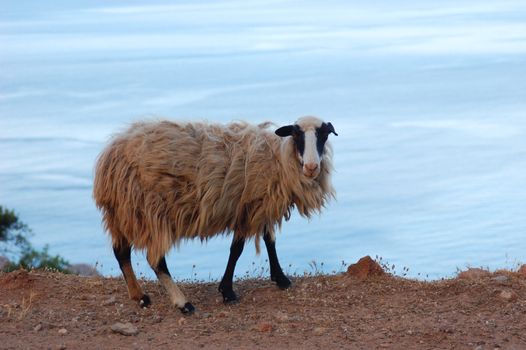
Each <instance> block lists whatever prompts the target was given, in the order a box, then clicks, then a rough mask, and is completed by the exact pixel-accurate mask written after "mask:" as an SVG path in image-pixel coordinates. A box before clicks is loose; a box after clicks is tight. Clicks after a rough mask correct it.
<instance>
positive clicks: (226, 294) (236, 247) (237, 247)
mask: <svg viewBox="0 0 526 350" xmlns="http://www.w3.org/2000/svg"><path fill="white" fill-rule="evenodd" d="M244 246H245V240H244V239H236V237H235V236H234V239H233V240H232V245H231V246H230V256H229V257H228V264H227V265H226V270H225V274H224V275H223V279H222V280H221V283H220V284H219V291H220V292H221V294H223V301H224V302H225V303H233V302H236V301H237V296H236V293H234V290H233V289H232V279H233V278H234V269H235V268H236V263H237V260H238V259H239V257H240V256H241V253H242V252H243V247H244Z"/></svg>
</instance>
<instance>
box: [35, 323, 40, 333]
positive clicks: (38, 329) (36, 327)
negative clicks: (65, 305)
mask: <svg viewBox="0 0 526 350" xmlns="http://www.w3.org/2000/svg"><path fill="white" fill-rule="evenodd" d="M33 330H34V331H35V332H39V331H41V330H42V323H39V324H37V325H36V326H35V327H34V328H33Z"/></svg>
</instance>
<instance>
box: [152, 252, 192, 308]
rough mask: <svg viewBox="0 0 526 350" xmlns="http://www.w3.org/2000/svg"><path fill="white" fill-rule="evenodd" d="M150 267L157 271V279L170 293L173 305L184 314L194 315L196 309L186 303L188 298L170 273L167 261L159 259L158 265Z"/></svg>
mask: <svg viewBox="0 0 526 350" xmlns="http://www.w3.org/2000/svg"><path fill="white" fill-rule="evenodd" d="M148 261H149V260H148ZM150 266H151V267H152V269H153V271H155V274H156V275H157V278H158V279H159V281H160V282H161V284H162V285H163V287H164V289H165V290H166V292H168V295H169V296H170V300H171V302H172V304H173V305H176V306H177V307H178V308H179V310H181V312H182V313H183V314H188V315H190V314H193V313H194V311H195V308H194V306H193V305H192V304H190V303H189V302H187V301H186V297H185V296H184V294H183V292H181V290H180V289H179V287H177V285H176V284H175V282H174V281H173V279H172V276H171V275H170V271H168V266H167V265H166V259H165V258H164V256H163V257H162V258H161V259H159V262H157V264H152V263H151V262H150Z"/></svg>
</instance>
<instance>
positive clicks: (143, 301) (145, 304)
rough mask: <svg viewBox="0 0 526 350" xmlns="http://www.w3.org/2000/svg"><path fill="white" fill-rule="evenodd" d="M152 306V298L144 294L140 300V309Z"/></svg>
mask: <svg viewBox="0 0 526 350" xmlns="http://www.w3.org/2000/svg"><path fill="white" fill-rule="evenodd" d="M150 305H152V301H151V300H150V297H149V296H148V295H147V294H144V295H143V296H142V297H141V299H139V307H141V308H147V307H149V306H150Z"/></svg>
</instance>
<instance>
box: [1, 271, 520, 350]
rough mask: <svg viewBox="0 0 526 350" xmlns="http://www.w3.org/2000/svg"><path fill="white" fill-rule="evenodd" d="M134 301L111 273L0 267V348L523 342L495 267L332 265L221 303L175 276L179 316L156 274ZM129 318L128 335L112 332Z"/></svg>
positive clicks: (255, 285)
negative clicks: (408, 273) (186, 305)
mask: <svg viewBox="0 0 526 350" xmlns="http://www.w3.org/2000/svg"><path fill="white" fill-rule="evenodd" d="M143 285H144V286H145V290H146V292H147V293H149V294H150V296H151V298H152V302H153V305H152V307H150V308H148V309H139V308H138V306H137V305H136V304H135V303H134V302H132V301H130V300H128V298H127V293H126V289H125V285H124V282H123V281H122V280H121V279H118V278H103V277H79V276H73V275H64V274H59V273H50V272H42V271H33V272H26V271H15V272H12V273H8V274H0V348H1V349H87V348H92V349H168V348H177V349H195V348H205V349H238V348H239V349H254V348H261V349H266V348H272V349H285V348H286V349H333V348H346V349H377V348H388V349H452V348H455V349H477V350H480V349H494V348H502V349H526V278H524V277H521V275H520V274H518V273H511V272H497V273H493V274H489V273H484V274H481V275H480V276H478V275H477V274H474V275H473V276H471V275H470V276H466V277H465V278H456V279H453V280H445V281H440V282H418V281H413V280H406V279H402V278H398V277H392V276H383V277H382V276H379V277H368V278H365V279H363V278H362V279H360V278H357V277H353V276H350V275H349V274H341V275H336V276H316V277H304V278H296V279H295V280H294V285H293V287H292V288H291V289H289V290H287V291H281V290H279V289H278V288H276V287H275V285H274V284H272V283H271V282H270V281H267V280H246V281H240V282H238V283H237V291H238V292H239V293H238V294H239V295H240V297H241V298H242V299H241V302H240V303H239V304H237V305H228V306H227V305H223V303H222V302H221V298H220V294H219V293H218V292H217V289H216V288H217V286H216V284H207V283H195V284H183V285H182V288H183V290H184V292H185V294H186V295H188V296H189V297H190V299H191V301H192V302H193V303H194V305H196V307H197V309H198V311H197V313H196V314H194V315H192V316H188V317H184V316H183V315H182V314H181V313H180V312H179V311H178V310H177V309H174V308H172V307H171V306H170V305H169V302H168V297H167V296H166V295H165V293H164V292H163V291H162V289H161V287H160V285H159V284H158V283H157V282H156V281H143ZM116 322H122V323H126V322H130V323H131V324H132V325H133V326H134V327H136V329H137V331H138V334H136V335H132V336H125V335H122V334H119V333H116V332H114V331H112V329H111V326H112V325H113V324H115V323H116Z"/></svg>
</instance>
